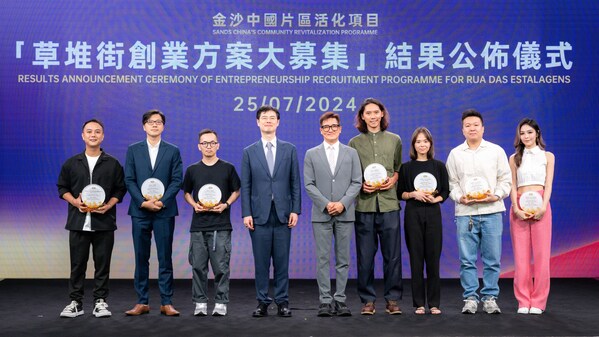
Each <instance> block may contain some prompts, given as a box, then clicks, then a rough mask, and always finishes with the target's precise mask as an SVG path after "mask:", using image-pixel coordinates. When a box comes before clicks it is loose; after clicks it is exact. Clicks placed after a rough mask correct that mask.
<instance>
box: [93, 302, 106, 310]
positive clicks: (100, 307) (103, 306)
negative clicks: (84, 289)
mask: <svg viewBox="0 0 599 337" xmlns="http://www.w3.org/2000/svg"><path fill="white" fill-rule="evenodd" d="M107 308H108V303H106V302H104V301H98V302H97V303H96V311H104V310H107Z"/></svg>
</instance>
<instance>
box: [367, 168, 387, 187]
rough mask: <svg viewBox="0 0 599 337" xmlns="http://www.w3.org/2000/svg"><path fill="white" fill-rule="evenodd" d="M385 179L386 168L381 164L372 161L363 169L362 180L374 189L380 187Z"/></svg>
mask: <svg viewBox="0 0 599 337" xmlns="http://www.w3.org/2000/svg"><path fill="white" fill-rule="evenodd" d="M387 179H388V177H387V170H386V169H385V167H384V166H383V165H381V164H378V163H373V164H370V165H368V166H366V168H365V169H364V182H365V183H366V184H368V185H370V186H372V187H373V188H375V189H378V188H379V187H381V185H382V184H384V183H385V181H387Z"/></svg>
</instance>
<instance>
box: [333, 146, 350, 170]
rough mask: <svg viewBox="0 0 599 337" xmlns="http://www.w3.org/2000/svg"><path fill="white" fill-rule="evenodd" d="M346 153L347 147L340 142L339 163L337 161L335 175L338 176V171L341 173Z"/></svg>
mask: <svg viewBox="0 0 599 337" xmlns="http://www.w3.org/2000/svg"><path fill="white" fill-rule="evenodd" d="M346 154H347V149H345V148H344V147H343V146H342V144H339V157H337V163H335V174H333V177H335V176H337V173H339V169H340V168H341V165H342V164H341V163H342V162H343V158H344V157H345V155H346Z"/></svg>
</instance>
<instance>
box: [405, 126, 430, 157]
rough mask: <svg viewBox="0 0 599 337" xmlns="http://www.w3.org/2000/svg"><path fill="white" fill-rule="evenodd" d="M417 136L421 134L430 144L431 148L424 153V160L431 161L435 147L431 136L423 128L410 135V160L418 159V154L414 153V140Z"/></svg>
mask: <svg viewBox="0 0 599 337" xmlns="http://www.w3.org/2000/svg"><path fill="white" fill-rule="evenodd" d="M419 134H423V135H424V137H426V139H427V140H428V142H429V143H430V144H431V147H430V148H429V149H428V152H427V153H426V159H433V158H434V157H435V145H434V143H433V135H432V134H431V132H430V131H429V130H428V129H427V128H425V127H424V126H421V127H419V128H416V130H414V133H412V146H410V159H412V160H416V159H417V158H418V152H416V138H418V135H419Z"/></svg>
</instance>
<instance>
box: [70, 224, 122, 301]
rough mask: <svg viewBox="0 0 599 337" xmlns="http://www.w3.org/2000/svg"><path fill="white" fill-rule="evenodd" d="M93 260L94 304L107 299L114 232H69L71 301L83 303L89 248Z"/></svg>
mask: <svg viewBox="0 0 599 337" xmlns="http://www.w3.org/2000/svg"><path fill="white" fill-rule="evenodd" d="M90 246H91V247H92V254H93V259H94V269H95V272H94V302H95V301H96V300H98V299H106V297H108V280H109V275H110V260H111V258H112V247H113V246H114V231H95V232H85V231H69V248H70V255H71V277H70V278H69V293H70V295H69V296H70V298H71V300H72V301H77V302H82V301H83V284H84V281H85V272H86V270H87V260H88V259H89V247H90Z"/></svg>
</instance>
